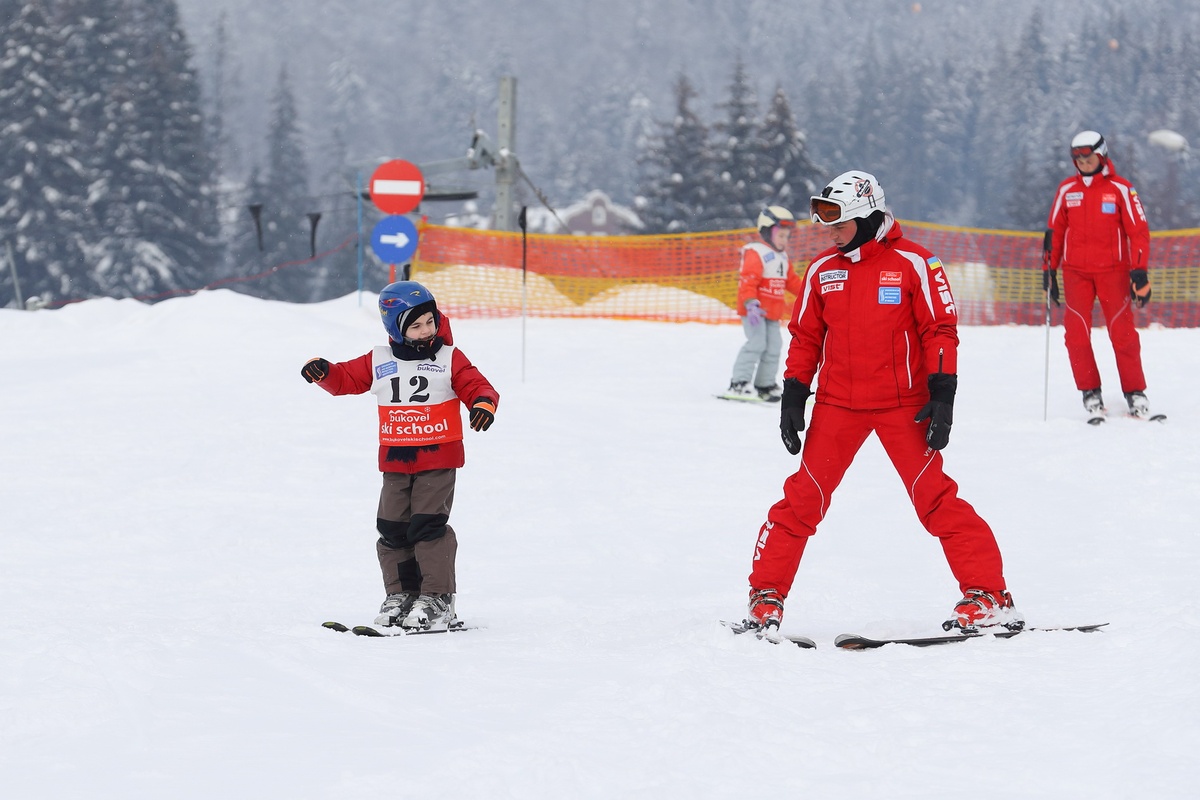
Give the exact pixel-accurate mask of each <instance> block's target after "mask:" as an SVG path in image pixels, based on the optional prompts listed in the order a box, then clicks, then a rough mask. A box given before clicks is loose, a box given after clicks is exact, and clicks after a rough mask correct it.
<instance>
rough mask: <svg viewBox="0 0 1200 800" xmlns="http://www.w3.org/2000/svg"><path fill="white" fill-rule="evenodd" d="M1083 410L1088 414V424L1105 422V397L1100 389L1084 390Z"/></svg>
mask: <svg viewBox="0 0 1200 800" xmlns="http://www.w3.org/2000/svg"><path fill="white" fill-rule="evenodd" d="M1083 410H1084V411H1086V412H1087V415H1088V425H1099V424H1100V423H1101V422H1104V417H1105V414H1106V413H1107V412H1106V411H1105V409H1104V397H1103V396H1102V395H1101V394H1100V390H1099V389H1085V390H1084V392H1083Z"/></svg>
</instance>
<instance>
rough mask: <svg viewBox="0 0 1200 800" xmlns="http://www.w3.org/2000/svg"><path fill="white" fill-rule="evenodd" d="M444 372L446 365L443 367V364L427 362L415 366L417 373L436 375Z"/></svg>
mask: <svg viewBox="0 0 1200 800" xmlns="http://www.w3.org/2000/svg"><path fill="white" fill-rule="evenodd" d="M445 371H446V365H445V364H437V363H434V362H432V361H431V362H429V363H428V364H417V372H438V373H442V372H445Z"/></svg>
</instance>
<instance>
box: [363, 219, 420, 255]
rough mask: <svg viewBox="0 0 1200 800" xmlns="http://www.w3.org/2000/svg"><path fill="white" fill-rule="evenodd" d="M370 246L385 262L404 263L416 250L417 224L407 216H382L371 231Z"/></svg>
mask: <svg viewBox="0 0 1200 800" xmlns="http://www.w3.org/2000/svg"><path fill="white" fill-rule="evenodd" d="M371 248H372V249H373V250H374V251H375V255H377V256H379V260H380V261H382V262H383V263H385V264H406V263H408V261H409V259H411V258H412V256H413V253H415V252H417V226H416V225H414V224H413V222H412V220H410V219H409V218H408V217H400V216H394V217H384V218H383V219H381V220H379V222H377V223H376V224H375V229H374V230H373V231H371Z"/></svg>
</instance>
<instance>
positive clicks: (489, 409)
mask: <svg viewBox="0 0 1200 800" xmlns="http://www.w3.org/2000/svg"><path fill="white" fill-rule="evenodd" d="M495 419H496V404H495V403H493V402H492V401H491V400H488V399H487V398H486V397H476V398H475V402H474V403H471V430H474V431H486V430H487V429H488V428H490V427H492V421H493V420H495Z"/></svg>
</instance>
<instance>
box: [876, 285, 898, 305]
mask: <svg viewBox="0 0 1200 800" xmlns="http://www.w3.org/2000/svg"><path fill="white" fill-rule="evenodd" d="M879 305H881V306H898V305H900V290H899V289H897V288H896V287H895V286H880V287H879Z"/></svg>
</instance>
